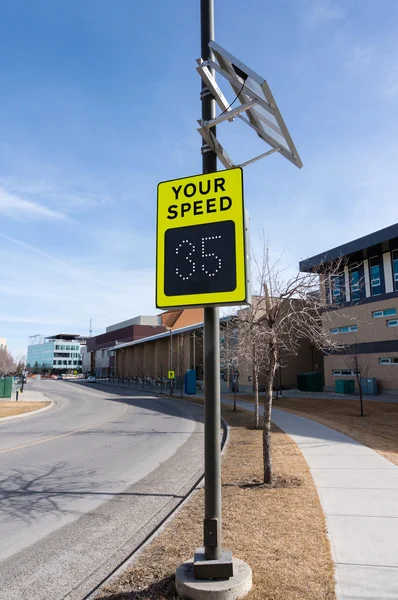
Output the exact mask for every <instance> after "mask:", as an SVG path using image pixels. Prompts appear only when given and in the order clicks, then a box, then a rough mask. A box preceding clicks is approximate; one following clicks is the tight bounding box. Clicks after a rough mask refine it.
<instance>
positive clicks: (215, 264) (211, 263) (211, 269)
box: [175, 235, 222, 280]
mask: <svg viewBox="0 0 398 600" xmlns="http://www.w3.org/2000/svg"><path fill="white" fill-rule="evenodd" d="M214 240H221V235H213V236H208V237H202V239H201V250H202V252H201V257H200V258H201V260H200V261H199V262H200V269H201V270H202V271H203V273H205V274H206V275H208V277H214V276H215V275H216V274H217V273H218V272H219V271H220V270H221V268H222V260H221V258H220V257H219V256H217V254H216V253H215V252H206V244H208V243H209V242H211V241H214ZM176 254H177V255H183V256H184V258H185V260H186V261H187V262H188V263H189V273H188V274H185V275H183V274H182V273H180V269H179V268H178V267H176V271H175V272H176V275H178V276H179V277H181V279H184V280H187V279H189V278H190V277H192V276H193V275H194V274H195V273H196V271H197V266H196V265H197V262H198V261H197V260H194V257H195V255H196V246H195V244H193V243H192V242H190V241H189V240H183V241H182V242H181V243H180V244H178V246H177V248H176Z"/></svg>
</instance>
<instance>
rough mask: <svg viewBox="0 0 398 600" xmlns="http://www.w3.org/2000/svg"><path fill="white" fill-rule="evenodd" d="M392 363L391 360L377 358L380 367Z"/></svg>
mask: <svg viewBox="0 0 398 600" xmlns="http://www.w3.org/2000/svg"><path fill="white" fill-rule="evenodd" d="M391 362H392V359H391V358H379V364H380V365H390V364H391Z"/></svg>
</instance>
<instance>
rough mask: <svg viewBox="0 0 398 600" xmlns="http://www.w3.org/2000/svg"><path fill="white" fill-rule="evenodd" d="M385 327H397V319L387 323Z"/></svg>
mask: <svg viewBox="0 0 398 600" xmlns="http://www.w3.org/2000/svg"><path fill="white" fill-rule="evenodd" d="M387 327H398V319H391V320H390V321H387Z"/></svg>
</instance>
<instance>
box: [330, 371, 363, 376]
mask: <svg viewBox="0 0 398 600" xmlns="http://www.w3.org/2000/svg"><path fill="white" fill-rule="evenodd" d="M359 373H360V371H355V370H354V369H334V370H333V371H332V374H333V376H334V377H339V376H340V377H341V376H343V377H352V376H354V375H359Z"/></svg>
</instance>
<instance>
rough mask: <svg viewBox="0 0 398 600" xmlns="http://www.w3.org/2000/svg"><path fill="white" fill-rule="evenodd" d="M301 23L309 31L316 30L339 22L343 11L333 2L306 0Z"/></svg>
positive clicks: (329, 0)
mask: <svg viewBox="0 0 398 600" xmlns="http://www.w3.org/2000/svg"><path fill="white" fill-rule="evenodd" d="M304 6H305V11H304V14H303V22H304V25H305V26H306V27H308V28H309V29H316V28H317V27H321V26H322V25H326V24H328V23H330V22H333V21H339V20H340V19H341V18H342V17H343V16H344V13H343V10H342V9H341V7H339V6H337V4H336V3H335V2H333V0H307V2H305V5H304Z"/></svg>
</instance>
